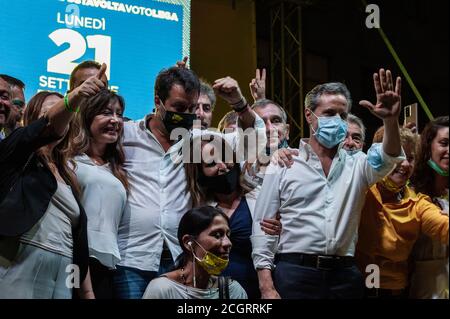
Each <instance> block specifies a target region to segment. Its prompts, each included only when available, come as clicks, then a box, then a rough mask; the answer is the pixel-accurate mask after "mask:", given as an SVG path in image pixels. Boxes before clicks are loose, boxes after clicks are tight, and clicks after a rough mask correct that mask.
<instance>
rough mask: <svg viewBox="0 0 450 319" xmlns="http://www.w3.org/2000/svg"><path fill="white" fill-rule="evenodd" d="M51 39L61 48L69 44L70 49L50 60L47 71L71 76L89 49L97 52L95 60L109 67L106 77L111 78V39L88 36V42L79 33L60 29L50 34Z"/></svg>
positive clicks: (100, 36) (102, 36)
mask: <svg viewBox="0 0 450 319" xmlns="http://www.w3.org/2000/svg"><path fill="white" fill-rule="evenodd" d="M49 38H50V39H51V40H52V41H53V42H54V43H55V44H56V45H57V46H58V47H59V46H61V45H63V44H64V43H68V44H69V47H68V48H67V49H66V50H64V51H62V52H60V53H58V54H57V55H55V56H54V57H52V58H50V59H48V61H47V71H48V72H55V73H61V74H69V75H70V73H71V72H72V70H73V69H74V68H75V67H76V66H77V64H78V63H76V62H73V61H75V60H78V59H79V58H81V57H82V56H83V55H84V54H85V53H86V42H87V47H88V48H90V49H94V50H95V55H94V60H95V61H98V62H104V63H106V64H107V65H108V68H107V69H106V76H107V77H108V79H109V78H110V72H111V67H110V65H111V63H110V62H111V37H110V36H106V35H88V36H86V40H85V39H84V37H83V36H82V35H81V34H80V33H79V32H77V31H75V30H71V29H58V30H55V31H53V32H52V33H50V34H49Z"/></svg>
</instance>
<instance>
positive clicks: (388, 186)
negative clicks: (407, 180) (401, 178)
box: [381, 176, 405, 194]
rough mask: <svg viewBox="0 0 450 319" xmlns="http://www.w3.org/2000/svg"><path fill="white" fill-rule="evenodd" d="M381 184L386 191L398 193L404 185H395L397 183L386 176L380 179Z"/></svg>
mask: <svg viewBox="0 0 450 319" xmlns="http://www.w3.org/2000/svg"><path fill="white" fill-rule="evenodd" d="M381 185H383V187H384V188H386V189H387V190H388V191H390V192H392V193H395V194H397V193H400V192H401V190H402V189H403V188H404V187H405V186H402V187H399V186H397V184H395V183H394V182H393V181H392V180H391V179H390V178H389V177H388V176H385V177H384V178H383V179H382V180H381Z"/></svg>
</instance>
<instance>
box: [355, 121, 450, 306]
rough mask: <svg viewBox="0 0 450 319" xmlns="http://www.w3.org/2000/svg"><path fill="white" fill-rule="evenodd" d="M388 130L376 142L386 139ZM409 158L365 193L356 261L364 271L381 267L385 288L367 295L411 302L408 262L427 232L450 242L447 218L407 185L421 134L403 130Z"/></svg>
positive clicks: (376, 138)
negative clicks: (385, 135) (418, 137)
mask: <svg viewBox="0 0 450 319" xmlns="http://www.w3.org/2000/svg"><path fill="white" fill-rule="evenodd" d="M383 134H384V131H383V128H381V129H379V130H378V131H377V132H376V133H375V137H374V141H373V142H374V143H379V142H381V141H382V137H383ZM400 137H401V142H402V147H403V150H404V152H405V155H406V157H405V159H404V160H403V161H402V162H400V163H399V164H397V166H396V167H395V169H394V170H393V171H392V172H391V173H390V174H389V175H387V176H386V177H385V178H384V179H383V180H382V181H381V182H378V183H377V184H375V185H374V186H372V187H371V188H370V189H369V191H368V192H367V195H366V201H365V204H364V207H363V209H362V212H361V221H360V227H359V231H358V234H359V238H358V244H357V247H356V255H355V257H356V260H357V262H358V264H359V267H360V269H361V271H362V272H363V273H366V268H367V266H369V265H376V266H378V267H379V270H380V272H379V274H380V278H379V279H380V288H372V289H367V290H366V294H367V297H376V298H394V299H395V298H406V297H407V289H408V286H409V281H408V277H409V263H408V259H409V258H410V255H411V252H412V249H413V246H414V244H415V242H416V241H417V239H418V238H419V236H420V235H421V234H424V235H426V236H429V237H431V238H433V239H435V240H438V241H440V242H441V243H447V242H448V216H445V215H443V214H442V212H441V209H440V208H439V207H437V206H436V205H434V204H433V203H432V202H431V199H430V198H429V197H428V196H427V195H425V194H421V193H415V192H414V190H413V189H412V188H410V187H409V186H408V180H409V178H410V177H411V175H412V173H413V171H414V166H415V160H416V144H417V139H416V136H415V135H414V134H413V133H412V132H411V131H410V130H409V129H405V128H404V129H401V131H400Z"/></svg>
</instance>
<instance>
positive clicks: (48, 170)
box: [0, 65, 106, 299]
mask: <svg viewBox="0 0 450 319" xmlns="http://www.w3.org/2000/svg"><path fill="white" fill-rule="evenodd" d="M105 70H106V65H103V66H102V68H101V70H100V71H99V73H98V75H96V76H92V77H90V78H89V79H87V80H86V81H85V82H84V83H83V84H82V85H81V86H79V87H78V88H76V89H75V90H73V91H72V92H70V93H68V94H67V95H66V96H65V97H64V99H63V97H62V96H61V95H60V94H58V93H52V92H40V93H38V94H37V95H36V96H35V97H33V98H32V99H31V100H30V102H29V103H28V106H27V108H26V111H25V115H24V120H25V121H24V124H25V126H24V127H23V128H18V129H16V130H15V131H14V132H13V133H11V135H9V136H8V137H7V138H6V139H5V140H3V141H1V142H0V298H45V299H48V298H57V299H59V298H71V297H72V289H71V288H81V289H79V295H80V297H81V298H93V297H94V295H93V293H92V287H91V283H90V276H89V268H88V244H87V236H86V229H87V226H86V215H85V213H84V210H83V208H82V206H81V205H80V204H79V202H78V199H77V197H78V194H79V188H78V185H77V182H76V178H75V175H74V173H73V171H72V170H71V169H70V167H69V166H68V165H67V164H68V161H67V158H66V155H65V153H64V152H63V149H64V147H65V146H66V143H67V129H68V127H69V124H70V121H71V120H72V117H73V114H74V113H75V112H77V111H78V105H79V104H80V102H81V100H82V99H83V98H84V97H89V96H90V95H93V94H95V93H96V92H98V91H99V90H100V89H101V88H103V87H104V83H103V82H102V81H101V80H100V77H101V75H103V74H104V72H105Z"/></svg>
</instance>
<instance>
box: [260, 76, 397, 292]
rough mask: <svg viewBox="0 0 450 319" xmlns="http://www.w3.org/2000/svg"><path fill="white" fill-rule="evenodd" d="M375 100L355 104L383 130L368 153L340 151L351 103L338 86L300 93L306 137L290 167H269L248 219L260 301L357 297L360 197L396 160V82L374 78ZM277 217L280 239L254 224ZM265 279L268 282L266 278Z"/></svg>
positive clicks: (360, 283)
mask: <svg viewBox="0 0 450 319" xmlns="http://www.w3.org/2000/svg"><path fill="white" fill-rule="evenodd" d="M374 86H375V91H376V93H377V103H376V105H373V104H372V103H370V102H368V101H361V102H360V105H362V106H364V107H366V108H368V109H369V110H370V111H371V113H372V114H374V115H375V116H377V117H378V118H380V119H382V120H383V122H384V126H385V128H386V133H387V134H385V136H384V140H383V144H377V145H374V146H373V147H372V149H371V151H369V155H368V156H366V155H365V154H364V153H362V152H361V153H360V154H357V155H355V156H350V155H348V154H347V152H346V151H345V150H344V149H342V143H343V142H344V139H345V137H346V133H347V123H346V121H345V120H346V118H347V114H348V113H349V112H350V107H351V98H350V93H349V91H348V90H347V88H346V86H345V85H344V84H342V83H326V84H322V85H318V86H316V87H315V88H314V89H313V90H312V91H311V92H309V93H308V94H307V96H306V100H305V107H306V108H305V116H306V120H307V123H308V124H309V126H310V136H311V138H310V139H302V140H301V142H300V148H299V155H298V156H295V157H294V163H293V165H292V167H291V168H289V169H287V168H285V167H284V168H282V167H280V166H277V165H274V164H272V163H271V164H270V165H269V167H268V168H267V170H266V174H265V177H264V182H263V185H262V188H261V192H260V194H259V196H258V199H257V202H256V207H255V216H254V219H253V231H252V236H251V240H252V246H253V252H252V257H253V262H254V265H255V268H256V269H257V271H258V278H259V286H260V290H261V295H262V297H263V298H280V297H281V298H287V299H307V298H313V299H328V298H361V297H362V296H363V291H364V286H363V283H364V281H363V277H362V274H361V273H360V271H359V270H358V268H357V266H356V263H355V261H354V258H353V256H354V253H355V245H356V240H357V233H358V225H359V218H360V212H361V209H362V206H363V204H364V196H363V195H364V193H365V192H366V191H367V190H368V189H369V187H370V186H371V185H373V184H375V183H376V182H377V181H378V180H380V179H382V178H383V177H384V176H385V175H386V174H387V173H389V171H390V170H391V169H392V168H393V167H394V165H395V164H396V163H398V162H400V161H401V159H402V157H401V154H402V150H401V144H400V134H399V124H398V116H399V114H400V110H401V102H400V87H401V80H400V78H397V81H396V85H395V90H394V81H393V79H392V74H391V72H390V71H387V72H386V71H385V70H384V69H381V70H380V71H379V74H375V75H374ZM277 212H278V213H279V214H280V216H281V222H282V224H283V230H282V232H281V234H280V236H271V235H267V234H265V233H264V232H262V231H261V229H260V227H259V225H260V223H261V222H262V221H263V220H264V219H268V218H274V216H276V214H277ZM272 276H273V277H272Z"/></svg>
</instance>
